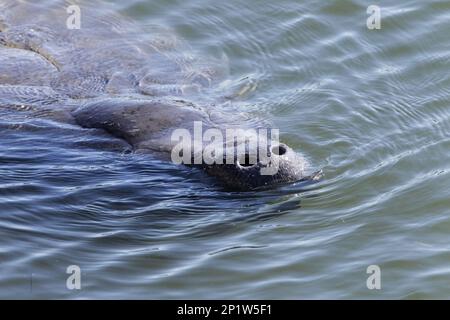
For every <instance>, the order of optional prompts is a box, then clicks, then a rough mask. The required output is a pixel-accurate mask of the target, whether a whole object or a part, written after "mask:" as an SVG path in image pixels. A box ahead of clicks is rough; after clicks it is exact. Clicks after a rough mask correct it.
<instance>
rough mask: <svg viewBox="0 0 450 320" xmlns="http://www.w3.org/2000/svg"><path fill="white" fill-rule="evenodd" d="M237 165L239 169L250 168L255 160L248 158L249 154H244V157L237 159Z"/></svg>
mask: <svg viewBox="0 0 450 320" xmlns="http://www.w3.org/2000/svg"><path fill="white" fill-rule="evenodd" d="M237 164H238V165H239V166H241V167H252V166H254V165H255V164H256V159H254V158H252V157H250V155H249V154H246V155H245V156H244V157H241V158H240V159H238V161H237Z"/></svg>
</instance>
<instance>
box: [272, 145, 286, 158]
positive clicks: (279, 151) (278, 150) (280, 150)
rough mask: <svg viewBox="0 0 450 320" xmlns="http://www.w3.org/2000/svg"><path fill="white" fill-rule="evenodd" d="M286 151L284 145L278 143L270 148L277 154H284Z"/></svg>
mask: <svg viewBox="0 0 450 320" xmlns="http://www.w3.org/2000/svg"><path fill="white" fill-rule="evenodd" d="M286 152H287V149H286V146H284V145H282V144H280V145H278V146H275V147H273V148H272V153H273V154H276V155H278V156H282V155H283V154H285V153H286Z"/></svg>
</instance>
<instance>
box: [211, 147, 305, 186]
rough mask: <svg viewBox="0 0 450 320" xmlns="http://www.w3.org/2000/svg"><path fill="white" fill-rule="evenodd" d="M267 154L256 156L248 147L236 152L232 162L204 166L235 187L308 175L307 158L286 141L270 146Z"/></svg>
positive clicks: (293, 180)
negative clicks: (306, 173)
mask: <svg viewBox="0 0 450 320" xmlns="http://www.w3.org/2000/svg"><path fill="white" fill-rule="evenodd" d="M260 148H261V147H260V146H258V148H257V151H259V149H260ZM266 154H267V156H266ZM266 154H264V155H263V156H262V157H261V156H260V155H258V153H256V156H255V155H254V154H253V153H252V152H249V151H248V149H247V150H246V151H245V152H237V153H236V156H235V158H234V161H233V162H232V163H229V162H226V163H225V162H224V163H223V164H222V163H213V164H210V165H204V169H205V171H206V172H207V173H208V174H209V175H211V176H214V177H217V178H218V179H219V180H220V182H222V183H223V184H224V185H225V187H226V188H227V189H232V190H254V189H259V188H269V187H273V186H276V185H280V184H286V183H292V182H296V181H300V180H304V179H306V176H305V167H306V161H305V159H304V158H303V157H302V156H301V155H299V154H298V153H296V152H295V151H294V150H292V148H290V147H289V146H287V145H286V144H283V143H280V144H276V145H272V146H269V148H267V153H266Z"/></svg>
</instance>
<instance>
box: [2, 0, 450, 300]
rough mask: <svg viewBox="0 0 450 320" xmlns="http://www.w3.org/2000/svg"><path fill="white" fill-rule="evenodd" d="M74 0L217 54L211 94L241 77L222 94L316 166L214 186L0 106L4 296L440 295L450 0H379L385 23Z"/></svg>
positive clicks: (303, 6) (284, 9)
mask: <svg viewBox="0 0 450 320" xmlns="http://www.w3.org/2000/svg"><path fill="white" fill-rule="evenodd" d="M46 3H48V4H49V5H50V4H51V3H52V1H46V2H43V4H44V5H45V4H46ZM78 3H79V5H80V7H81V10H82V12H83V10H96V11H97V12H99V13H101V12H102V11H103V10H105V12H106V10H108V12H109V11H111V10H112V11H113V12H114V13H116V14H118V15H123V16H125V17H127V18H128V19H130V20H132V21H134V22H135V23H138V24H140V25H142V26H143V28H144V26H148V25H160V26H163V27H165V28H170V29H171V30H172V31H173V32H174V34H176V35H177V36H178V37H180V38H182V39H184V40H185V41H186V43H187V44H189V47H190V50H192V51H193V52H195V54H197V55H199V56H203V57H210V58H213V59H216V61H225V62H226V65H227V69H228V70H227V81H226V82H224V83H223V84H222V85H223V87H222V89H221V90H223V91H224V92H234V91H236V88H238V89H240V88H246V89H245V90H243V91H240V90H237V91H238V92H241V95H239V96H238V97H236V99H235V101H234V105H235V106H237V107H238V108H240V109H241V110H243V111H245V112H248V113H249V114H253V115H254V116H255V117H259V118H263V119H268V120H270V121H271V122H272V123H273V124H274V126H275V127H277V128H280V131H281V140H282V141H284V142H286V143H288V144H290V146H292V147H293V148H294V149H295V150H296V151H298V152H301V153H302V154H303V155H304V156H305V157H306V158H307V159H308V160H309V161H310V163H311V164H312V165H313V166H314V167H315V168H322V169H323V171H324V173H325V178H324V180H323V181H321V182H320V183H318V184H315V185H313V186H311V187H307V188H304V187H302V186H299V185H295V184H294V185H290V186H285V187H282V188H278V189H275V190H269V191H263V192H246V193H237V192H226V191H224V190H223V189H222V188H221V187H220V186H218V185H217V184H216V183H215V181H214V180H213V179H211V178H208V177H205V176H203V175H202V174H201V173H200V172H198V171H197V170H195V169H192V168H185V167H178V166H175V165H172V164H170V163H166V162H163V161H159V160H157V159H153V158H152V157H151V156H148V155H140V154H133V153H128V152H123V144H122V143H121V141H120V140H118V139H115V138H112V137H110V136H109V135H108V134H106V133H104V132H102V131H100V130H85V129H81V128H78V127H76V126H71V125H60V124H55V123H52V122H51V121H48V120H43V119H29V120H28V121H24V120H23V119H19V118H15V117H14V115H2V116H1V117H0V132H1V140H0V141H1V148H0V178H1V179H0V214H1V217H0V266H1V267H0V270H1V273H0V297H2V298H139V299H145V298H198V299H201V298H209V299H211V298H213V299H214V298H242V299H245V298H269V299H271V298H272V299H274V298H275V299H278V298H285V299H298V298H314V299H315V298H326V299H329V298H345V299H356V298H364V299H371V298H376V299H378V298H450V290H449V286H448V282H449V281H450V244H449V241H448V239H449V238H448V233H449V231H450V217H449V213H450V209H449V207H450V199H449V195H450V171H449V170H450V164H449V161H448V160H449V158H450V152H449V150H450V109H449V98H450V75H449V72H448V70H449V68H448V66H449V63H450V42H449V38H448V30H449V29H450V4H449V3H448V2H446V1H438V0H432V1H402V3H401V4H393V3H392V1H379V2H378V3H377V5H379V6H380V7H381V29H380V30H369V29H368V28H367V27H366V19H367V17H368V14H367V13H366V9H367V7H368V6H369V5H371V4H372V3H370V2H368V1H363V0H354V1H344V0H340V1H292V0H291V1H288V0H282V1H276V2H274V1H267V0H252V1H237V0H230V1H209V2H205V1H196V0H190V1H181V0H180V1H175V0H171V1H161V0H158V1H144V0H142V1H139V0H133V1H126V2H124V1H110V3H104V2H100V1H96V3H94V4H92V1H89V3H90V4H89V3H88V2H85V3H84V2H78ZM69 265H78V266H80V268H81V270H82V290H79V291H76V290H75V291H70V290H67V289H66V279H67V277H68V275H67V274H66V268H67V266H69ZM369 265H378V266H379V267H380V268H381V273H382V288H381V290H369V289H368V288H367V286H366V279H367V277H368V274H366V269H367V267H368V266H369Z"/></svg>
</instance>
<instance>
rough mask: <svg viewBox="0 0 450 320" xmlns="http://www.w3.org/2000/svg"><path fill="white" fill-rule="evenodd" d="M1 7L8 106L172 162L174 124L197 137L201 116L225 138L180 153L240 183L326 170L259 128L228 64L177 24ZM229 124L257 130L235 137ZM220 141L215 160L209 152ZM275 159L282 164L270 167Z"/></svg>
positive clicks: (0, 90) (260, 183) (2, 78)
mask: <svg viewBox="0 0 450 320" xmlns="http://www.w3.org/2000/svg"><path fill="white" fill-rule="evenodd" d="M86 6H87V5H86ZM83 8H84V7H83ZM83 8H82V10H83ZM0 9H1V10H0V12H1V13H0V21H1V23H0V107H1V108H2V109H4V110H5V109H9V110H13V111H15V112H26V113H27V114H28V115H29V116H36V117H46V118H49V119H52V120H54V121H60V122H64V123H71V124H75V125H78V126H81V127H83V128H86V129H90V128H100V129H104V130H105V131H107V132H108V133H110V134H112V135H114V136H116V137H119V138H121V139H123V140H125V141H126V142H127V143H128V144H129V145H130V147H131V148H132V149H133V150H134V151H135V152H142V153H153V154H155V155H156V156H158V157H161V158H164V159H167V160H168V161H170V160H173V156H174V148H176V147H177V146H179V143H180V141H179V140H176V139H175V140H174V139H173V134H174V131H175V130H177V129H184V130H186V131H187V132H190V133H192V134H193V136H194V142H193V143H194V144H195V143H196V142H198V141H196V140H195V132H194V131H195V125H196V124H198V123H200V124H201V125H202V128H203V129H204V130H208V129H215V130H216V131H215V132H216V133H220V134H221V135H222V137H224V139H223V140H220V139H218V140H217V141H216V140H214V141H212V140H211V143H210V144H209V145H208V144H204V143H203V144H202V145H201V146H200V149H199V148H197V149H195V148H194V149H187V151H186V150H181V153H178V154H176V155H177V156H178V158H180V157H181V158H182V159H183V161H182V162H181V163H183V164H185V165H191V166H196V167H199V168H201V169H202V170H203V171H204V172H206V173H207V174H209V175H211V176H215V177H217V179H218V181H220V182H221V183H222V184H223V185H224V186H226V187H227V188H230V189H236V190H253V189H257V188H261V187H271V186H275V185H278V184H281V183H291V182H296V181H316V180H318V179H319V178H320V177H321V172H316V173H313V174H311V175H307V174H306V171H307V170H306V164H307V163H306V161H305V159H304V158H303V157H302V156H301V155H300V154H298V153H297V152H295V151H294V150H293V149H292V148H290V147H289V146H288V145H286V144H283V143H279V142H278V141H277V140H278V139H273V137H272V136H270V135H267V136H264V137H263V136H261V135H255V134H254V132H257V130H256V129H262V128H264V129H266V131H264V132H268V131H267V129H270V126H268V125H266V121H264V120H261V121H260V120H254V119H252V116H251V115H249V114H245V113H244V112H242V111H239V110H236V109H235V108H234V107H233V102H232V101H230V99H228V98H227V95H226V94H223V95H220V94H217V92H218V91H220V90H218V89H217V88H219V87H220V86H219V83H220V81H223V78H224V75H225V74H226V70H225V71H224V70H223V68H221V67H220V66H221V63H220V62H219V61H214V60H211V61H210V62H208V61H207V60H206V59H204V58H196V57H195V55H194V54H193V53H192V50H191V49H190V48H189V46H187V45H186V44H185V43H184V42H183V41H181V40H179V39H178V38H177V37H175V36H174V35H173V33H171V32H170V31H168V30H166V29H164V28H160V27H154V26H151V27H149V26H145V27H144V26H140V25H139V24H137V23H134V22H130V21H128V20H126V18H124V17H117V16H115V15H114V14H112V13H111V14H110V15H107V16H96V15H93V14H92V12H95V10H89V7H87V8H84V11H82V12H83V15H82V27H81V28H80V29H70V28H67V26H66V19H65V18H66V17H67V14H66V7H65V6H64V5H55V6H54V7H51V8H49V7H48V6H46V7H45V8H43V7H40V6H39V5H38V4H34V3H31V2H18V1H11V2H9V1H7V2H2V3H1V4H0ZM102 12H103V11H102ZM230 106H231V107H230ZM262 124H264V125H262ZM229 128H244V129H247V130H248V131H247V132H251V133H249V134H248V135H247V136H246V137H245V139H235V138H232V139H229V138H228V137H227V132H226V130H227V129H229ZM249 129H255V130H253V131H251V130H249ZM251 140H253V141H256V140H257V141H258V143H257V144H252V143H251ZM211 146H214V147H215V148H214V152H213V155H214V161H212V162H211V161H206V160H205V159H203V158H202V155H203V154H204V151H206V148H207V147H209V148H210V149H211ZM210 149H208V150H210ZM216 150H218V151H217V152H216ZM220 150H221V151H220ZM198 159H199V160H198ZM196 160H198V161H196ZM268 168H272V169H275V170H272V173H270V174H267V169H268Z"/></svg>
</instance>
